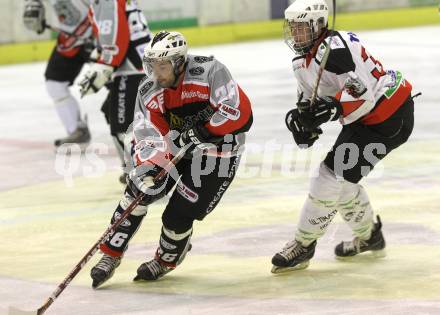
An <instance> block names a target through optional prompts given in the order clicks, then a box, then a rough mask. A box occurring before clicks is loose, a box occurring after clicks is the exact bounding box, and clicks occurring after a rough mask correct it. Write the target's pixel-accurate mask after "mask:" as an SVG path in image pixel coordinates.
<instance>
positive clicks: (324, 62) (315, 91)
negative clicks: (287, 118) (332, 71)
mask: <svg viewBox="0 0 440 315" xmlns="http://www.w3.org/2000/svg"><path fill="white" fill-rule="evenodd" d="M335 21H336V0H333V21H332V27H331V29H330V32H331V33H330V40H329V43H328V45H327V47H326V48H325V52H324V56H323V57H322V60H321V64H320V65H319V71H318V76H317V77H316V81H315V85H314V88H313V92H312V98H311V100H310V109H312V108H313V106H314V104H315V102H316V98H317V97H318V88H319V82H321V77H322V73H323V72H324V69H325V66H326V65H327V60H328V57H329V56H330V50H331V48H330V46H331V44H332V38H333V31H334V30H335Z"/></svg>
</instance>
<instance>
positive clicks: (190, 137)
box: [178, 125, 223, 153]
mask: <svg viewBox="0 0 440 315" xmlns="http://www.w3.org/2000/svg"><path fill="white" fill-rule="evenodd" d="M222 141H223V137H219V136H214V135H212V134H211V133H210V132H209V131H208V129H206V128H205V127H203V126H201V125H196V126H194V127H193V128H191V129H188V130H185V131H183V132H182V133H181V134H180V136H179V137H178V144H179V146H180V147H184V146H187V150H186V152H187V153H190V152H192V151H194V149H196V148H197V149H200V150H206V149H208V148H210V147H213V146H216V145H217V144H218V143H220V142H222Z"/></svg>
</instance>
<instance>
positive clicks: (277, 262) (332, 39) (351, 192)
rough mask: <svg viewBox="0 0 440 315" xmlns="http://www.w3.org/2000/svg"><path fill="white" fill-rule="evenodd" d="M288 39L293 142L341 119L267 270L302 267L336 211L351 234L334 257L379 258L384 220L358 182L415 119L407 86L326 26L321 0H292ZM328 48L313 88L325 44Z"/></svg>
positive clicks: (305, 142)
mask: <svg viewBox="0 0 440 315" xmlns="http://www.w3.org/2000/svg"><path fill="white" fill-rule="evenodd" d="M284 33H285V41H286V43H287V45H288V46H289V47H290V48H291V49H292V50H293V51H294V52H295V54H296V57H295V58H294V59H293V70H294V74H295V77H296V80H297V85H298V101H297V104H296V105H297V107H296V108H295V109H293V110H291V111H289V112H288V113H287V115H286V124H287V127H288V129H289V130H290V131H291V132H292V134H293V138H294V140H295V142H296V143H297V144H298V145H299V146H300V147H302V148H304V147H306V148H307V147H310V146H312V145H313V143H314V142H315V141H316V140H317V139H318V137H319V135H320V134H321V133H322V130H321V128H320V126H321V125H322V124H324V123H326V122H329V121H336V120H339V122H340V123H341V124H342V126H343V127H342V131H341V132H340V134H339V136H338V138H337V139H336V142H335V144H334V146H333V148H332V149H331V151H330V152H328V154H327V156H326V157H325V159H324V161H322V163H321V164H320V166H319V169H318V170H317V171H318V172H317V175H316V176H315V177H313V178H312V179H311V183H310V192H309V194H308V197H307V199H306V201H305V203H304V205H303V208H302V211H301V216H300V220H299V223H298V226H297V229H296V233H295V238H294V240H293V241H291V242H289V243H287V244H286V246H285V247H284V248H283V249H282V250H281V251H280V252H278V253H277V254H275V256H274V257H273V258H272V264H273V268H272V272H273V273H280V272H285V271H290V270H297V269H304V268H306V267H307V266H308V264H309V260H310V259H311V258H312V257H313V255H314V251H315V246H316V244H317V240H318V239H319V238H320V237H321V236H323V235H324V233H325V231H326V229H327V227H328V226H329V224H330V223H331V221H332V219H333V218H334V217H335V215H336V213H337V212H339V213H340V214H341V215H342V218H343V220H344V221H345V222H346V223H347V224H348V225H349V227H350V228H351V229H352V231H353V235H354V239H353V240H351V241H348V242H341V243H340V244H339V245H337V246H336V248H335V254H336V256H337V257H339V258H344V257H350V256H354V255H357V254H360V253H362V252H366V251H370V252H372V253H374V254H377V255H379V256H382V255H383V254H384V252H383V250H384V248H385V240H384V237H383V234H382V231H381V227H382V224H381V221H380V218H379V216H377V220H376V222H375V221H374V219H373V209H372V207H371V204H370V200H369V198H368V195H367V193H366V191H365V189H364V188H363V187H362V186H361V185H360V184H359V182H360V181H361V179H362V178H363V177H365V176H367V175H368V173H369V172H370V171H371V170H372V169H373V167H374V166H375V164H376V163H377V162H379V161H380V160H381V159H383V158H384V157H385V156H386V155H387V154H388V153H390V152H391V151H392V150H394V149H396V148H397V147H399V146H400V145H401V144H403V143H405V142H406V141H407V139H408V138H409V136H410V134H411V132H412V129H413V125H414V107H413V105H414V102H413V99H412V96H411V91H412V87H411V84H410V83H409V82H408V81H407V80H406V79H405V78H404V77H403V75H402V73H401V72H399V71H394V70H385V69H384V67H383V66H382V64H381V63H380V62H379V60H377V59H375V58H374V57H373V56H372V55H371V54H370V53H369V52H368V51H367V50H366V49H365V46H364V45H363V43H362V41H361V39H360V38H359V37H358V36H357V35H356V34H354V33H351V32H344V31H330V30H329V29H328V6H327V3H326V2H325V1H324V0H295V1H294V2H293V3H292V4H291V5H290V6H289V7H288V8H287V9H286V11H285V24H284ZM328 46H330V47H329V48H330V54H329V58H328V60H327V63H326V64H325V68H324V71H323V73H322V77H321V80H320V82H319V89H318V93H317V95H318V97H317V98H316V101H315V102H314V103H313V104H312V100H311V99H312V94H313V90H314V86H315V82H316V78H317V76H318V72H319V68H320V64H321V62H322V60H323V57H324V54H325V51H326V49H327V47H328Z"/></svg>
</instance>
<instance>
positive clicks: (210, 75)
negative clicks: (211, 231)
mask: <svg viewBox="0 0 440 315" xmlns="http://www.w3.org/2000/svg"><path fill="white" fill-rule="evenodd" d="M144 66H145V72H146V74H147V76H146V77H145V79H144V80H143V81H142V82H141V84H140V85H139V92H138V98H137V101H136V104H137V105H136V112H135V119H134V122H133V126H134V127H133V141H134V147H133V151H132V154H133V155H132V156H133V158H132V163H133V166H134V169H133V170H132V171H131V172H130V177H129V182H128V185H127V188H126V191H125V195H124V196H123V198H122V199H121V201H120V203H119V205H118V206H117V208H116V209H115V212H114V214H113V215H112V219H111V222H114V221H115V219H117V218H119V217H120V215H121V213H122V212H123V211H124V210H125V209H126V208H127V206H128V205H129V204H130V203H131V202H132V201H133V200H134V197H135V196H137V195H138V194H139V193H140V192H144V193H145V195H144V197H143V199H142V203H141V204H140V205H139V206H138V207H137V208H136V209H135V210H134V211H133V212H132V213H131V214H130V215H129V216H128V217H127V220H126V221H124V222H123V224H121V225H120V226H119V227H118V228H116V230H115V233H114V234H113V235H112V236H111V237H110V239H109V240H108V241H106V242H105V243H103V244H102V245H101V247H100V248H101V251H102V252H103V253H104V255H103V256H102V258H101V260H100V261H99V262H98V264H97V265H96V266H95V267H93V268H92V270H91V277H92V279H93V284H92V286H93V287H94V288H96V287H98V286H100V285H102V284H103V283H104V282H105V281H107V280H108V279H109V278H110V277H111V276H112V275H113V273H114V271H115V269H116V268H117V267H118V266H119V264H120V263H121V260H122V257H123V255H124V252H125V250H126V249H127V246H128V243H129V241H130V239H131V238H132V237H133V235H134V234H135V233H136V231H137V230H138V228H139V226H140V224H141V222H142V220H143V218H144V217H145V215H146V214H147V206H148V205H149V204H151V203H152V202H155V201H156V200H158V199H160V198H162V197H163V196H164V195H165V194H166V193H168V192H170V193H171V196H170V199H169V201H168V202H167V204H166V206H165V209H164V211H163V214H162V223H163V225H162V230H161V234H160V239H159V242H158V247H157V250H156V252H155V253H153V254H154V258H152V259H151V260H149V261H147V262H145V263H143V264H141V265H140V267H139V268H138V270H137V275H136V277H135V280H136V281H137V280H157V279H159V278H161V277H162V276H164V275H165V274H167V273H168V272H170V271H172V270H174V269H175V268H176V267H177V266H178V265H179V264H181V263H182V261H183V260H184V258H185V255H186V254H187V252H188V251H189V250H190V249H191V236H192V233H193V223H194V221H195V220H199V221H201V220H203V219H204V218H205V217H206V216H207V215H208V214H209V213H211V212H212V211H213V210H214V208H215V207H216V206H217V205H218V203H219V202H220V200H221V198H222V196H223V195H224V193H225V192H226V190H227V189H228V187H229V186H230V184H231V182H232V181H233V179H234V176H235V173H236V171H237V168H238V165H239V162H240V154H241V152H242V150H239V147H240V145H241V144H243V142H244V134H245V132H247V131H248V130H249V129H250V127H251V125H252V110H251V104H250V101H249V99H248V98H247V96H246V94H245V93H244V92H243V90H242V89H241V88H240V86H239V85H238V84H237V83H236V82H235V80H234V79H233V78H232V76H231V74H230V73H229V71H228V69H227V68H226V67H225V66H224V65H223V64H221V63H220V62H219V61H217V60H216V59H215V58H213V57H204V56H193V55H188V54H187V44H186V40H185V38H184V37H183V35H182V34H180V33H178V32H167V31H162V32H159V33H157V34H156V35H155V36H154V38H153V40H152V41H151V43H150V45H149V46H147V48H146V49H145V57H144ZM173 135H174V136H173ZM170 148H171V149H170ZM181 148H185V149H186V153H187V155H186V157H185V158H183V159H181V160H180V161H179V162H177V164H176V165H175V168H174V169H172V170H171V171H169V172H168V174H169V176H168V177H167V178H165V179H164V181H162V182H160V183H154V182H153V181H152V179H153V178H154V177H155V176H156V174H158V173H159V172H160V171H161V170H162V168H164V167H165V166H166V164H167V163H168V162H169V160H170V159H171V157H172V155H175V154H176V151H180V150H181ZM205 149H207V150H205ZM202 170H203V171H202Z"/></svg>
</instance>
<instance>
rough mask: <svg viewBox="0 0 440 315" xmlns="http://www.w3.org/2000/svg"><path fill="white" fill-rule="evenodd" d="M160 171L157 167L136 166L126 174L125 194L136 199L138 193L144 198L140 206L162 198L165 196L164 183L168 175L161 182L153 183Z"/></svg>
mask: <svg viewBox="0 0 440 315" xmlns="http://www.w3.org/2000/svg"><path fill="white" fill-rule="evenodd" d="M161 170H162V168H161V167H159V166H157V165H154V166H153V165H148V164H142V165H139V166H137V167H136V168H135V169H133V170H132V171H131V172H130V173H129V174H128V182H127V192H128V193H129V194H130V195H131V196H133V197H134V198H136V197H137V196H138V195H139V193H140V192H142V193H144V194H145V196H144V197H143V198H142V203H141V204H142V205H145V206H146V205H149V204H151V203H153V202H155V201H156V200H158V199H160V198H162V197H163V196H165V194H166V189H165V186H166V182H167V179H168V175H167V176H165V177H164V178H163V179H162V180H160V181H158V182H155V181H154V178H155V177H156V176H157V174H159V173H160V171H161Z"/></svg>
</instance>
